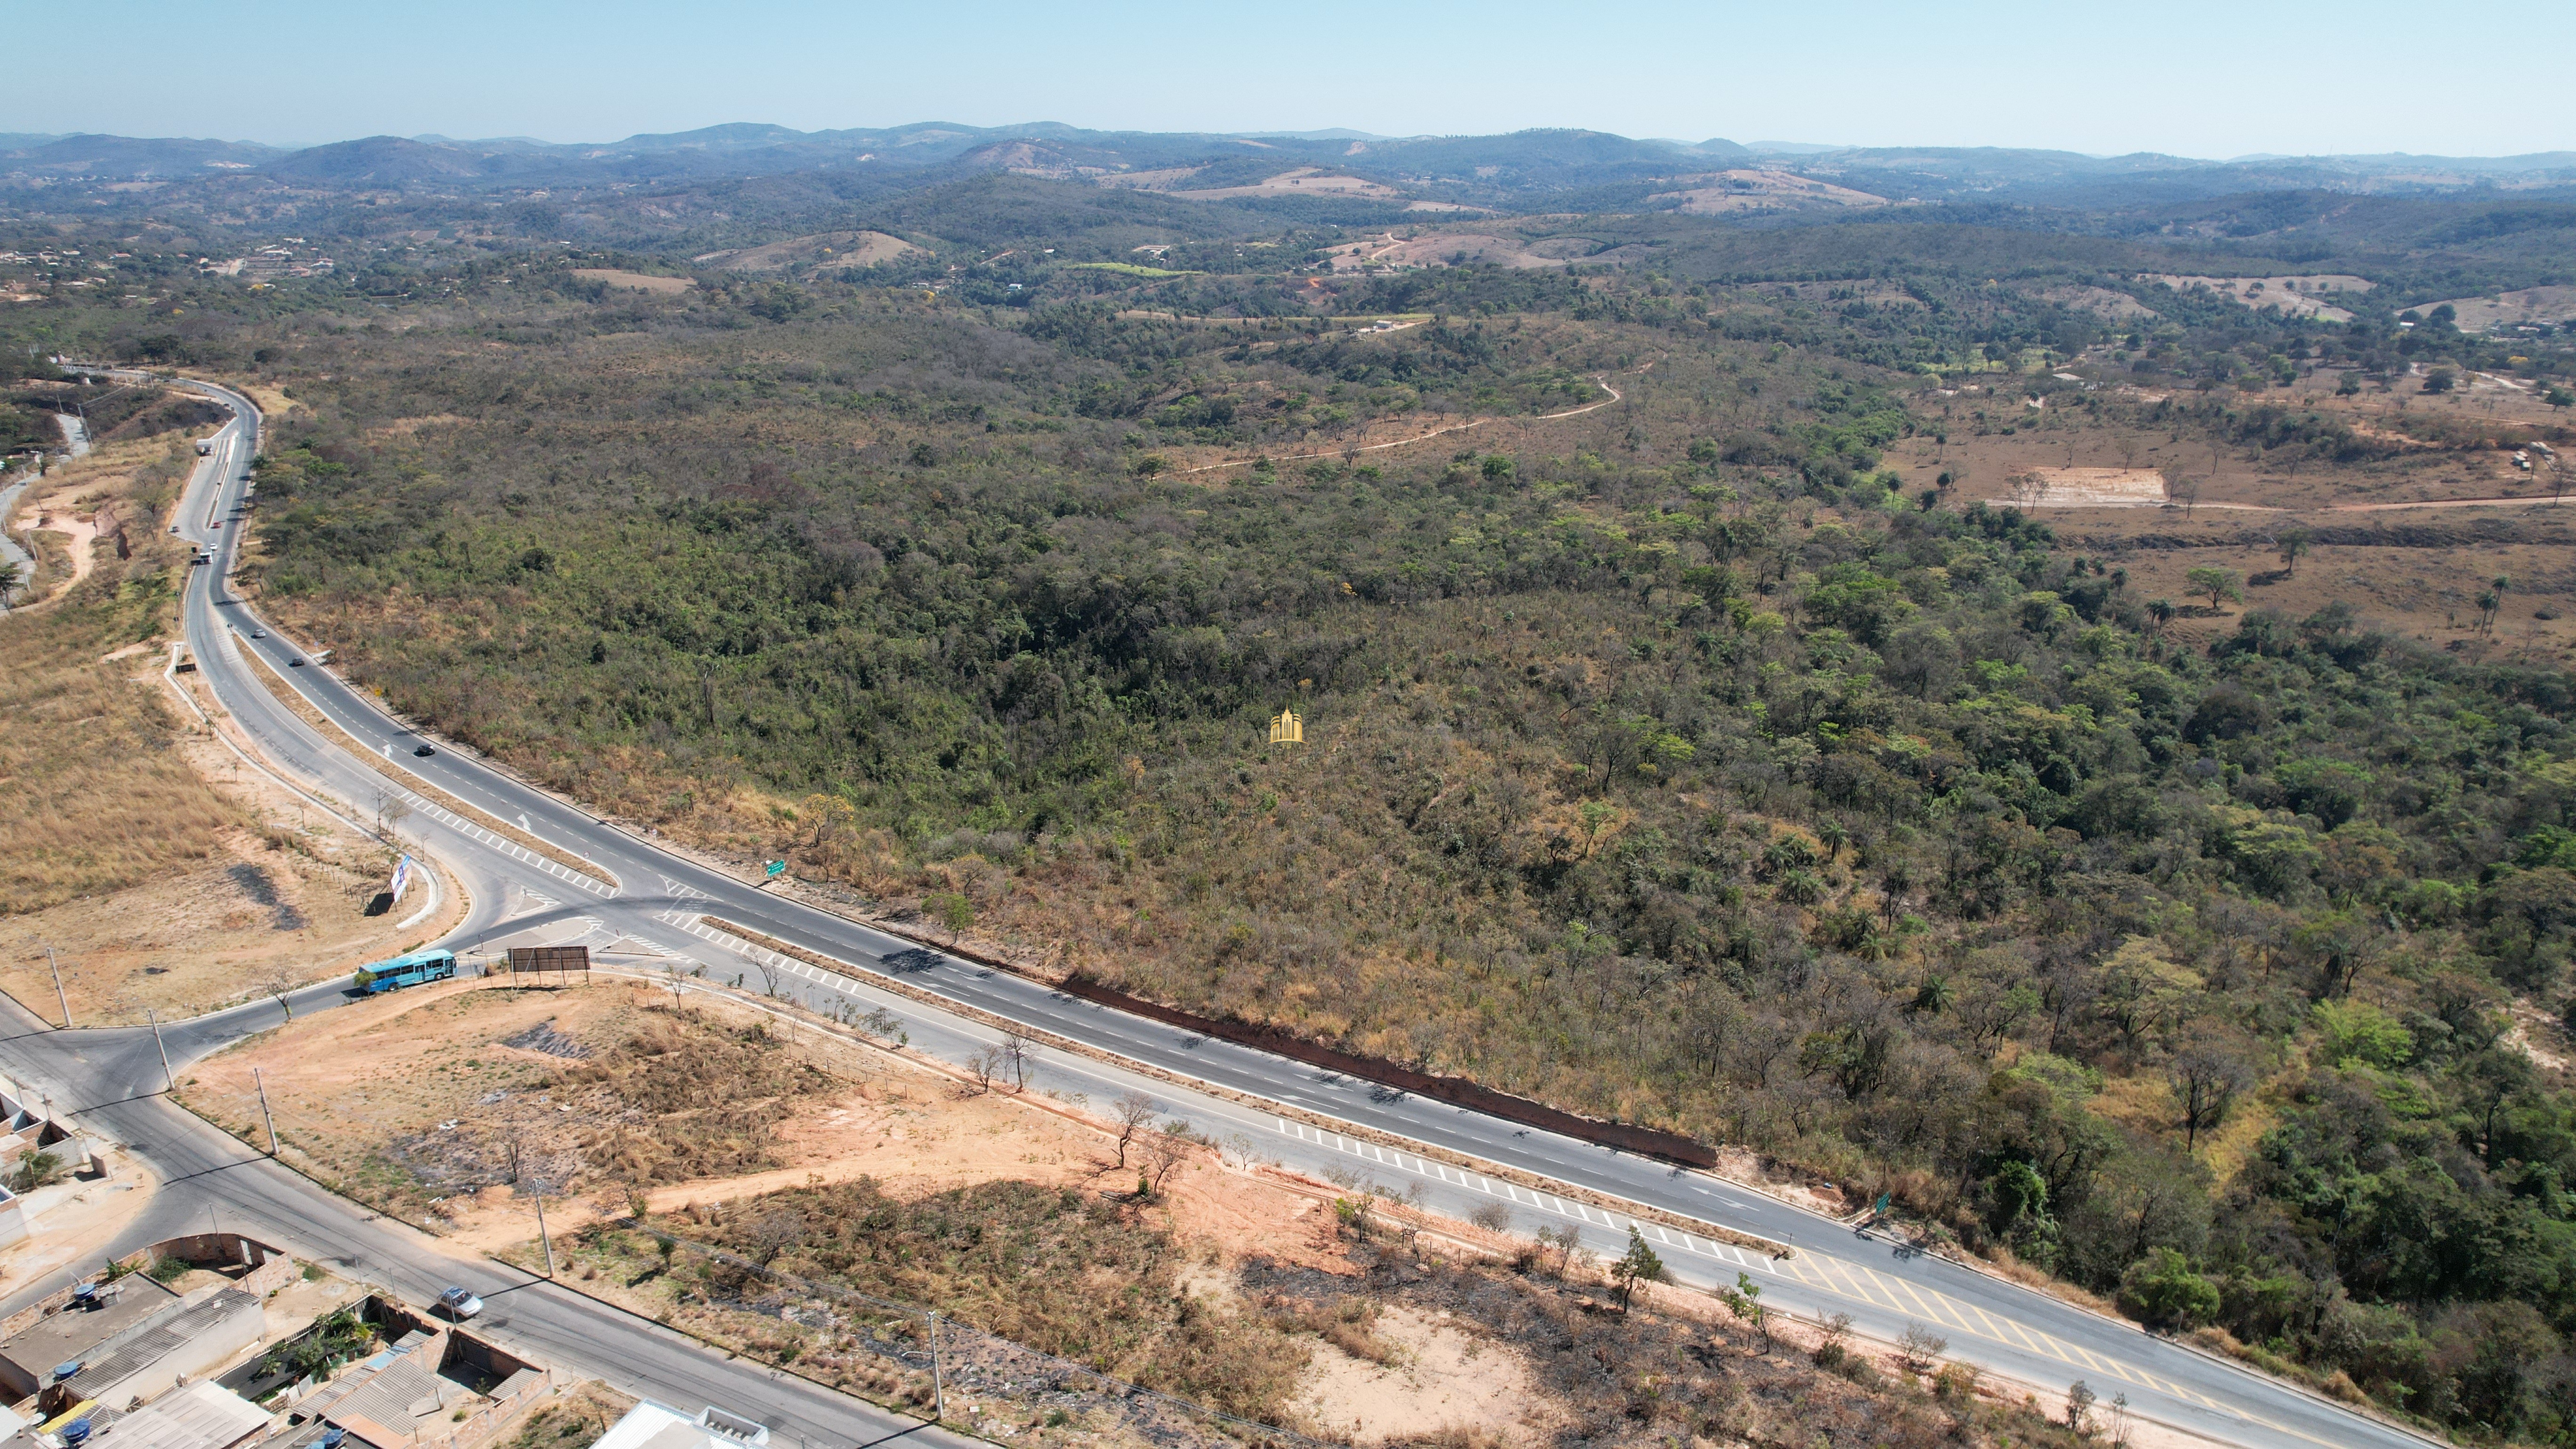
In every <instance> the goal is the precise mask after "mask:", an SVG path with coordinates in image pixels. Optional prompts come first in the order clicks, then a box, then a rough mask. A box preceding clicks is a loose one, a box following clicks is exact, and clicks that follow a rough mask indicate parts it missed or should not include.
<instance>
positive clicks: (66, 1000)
mask: <svg viewBox="0 0 2576 1449" xmlns="http://www.w3.org/2000/svg"><path fill="white" fill-rule="evenodd" d="M45 964H46V965H48V966H51V967H53V968H54V1000H55V1001H56V1002H59V1003H60V1004H61V1005H62V1008H63V1030H65V1031H69V1030H71V1029H72V999H71V998H70V997H68V996H65V995H64V994H63V963H62V962H60V961H57V960H55V959H54V948H53V946H52V945H51V944H50V943H48V944H47V945H46V947H45Z"/></svg>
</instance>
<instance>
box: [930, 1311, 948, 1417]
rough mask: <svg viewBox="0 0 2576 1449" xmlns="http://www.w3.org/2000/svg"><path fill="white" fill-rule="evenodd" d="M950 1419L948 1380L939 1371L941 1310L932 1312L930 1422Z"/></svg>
mask: <svg viewBox="0 0 2576 1449" xmlns="http://www.w3.org/2000/svg"><path fill="white" fill-rule="evenodd" d="M947 1419H948V1380H947V1377H946V1376H945V1375H944V1374H942V1373H941V1372H940V1371H939V1310H938V1309H936V1308H934V1309H932V1310H930V1422H932V1423H934V1424H939V1423H945V1422H947Z"/></svg>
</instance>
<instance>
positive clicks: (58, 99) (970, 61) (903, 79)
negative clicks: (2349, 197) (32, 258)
mask: <svg viewBox="0 0 2576 1449" xmlns="http://www.w3.org/2000/svg"><path fill="white" fill-rule="evenodd" d="M57 24H59V25H61V26H62V27H63V33H62V36H61V38H60V41H59V43H51V42H44V41H43V40H42V37H43V35H44V34H45V32H46V30H47V28H48V27H49V26H53V25H57ZM11 29H12V33H13V34H14V35H15V36H16V37H17V38H18V39H19V40H20V41H22V42H27V43H28V44H27V48H26V49H25V50H24V52H23V53H21V54H20V56H19V59H18V61H17V63H16V64H13V65H12V66H11V67H10V68H9V70H10V73H9V77H8V80H7V81H6V83H5V91H0V130H7V131H112V132H119V133H123V134H127V135H145V136H155V135H187V136H222V137H227V138H233V139H242V140H257V141H269V142H276V143H306V142H314V141H328V140H341V139H346V138H349V137H353V136H364V135H374V134H379V133H386V132H391V133H394V134H399V135H415V134H419V133H423V132H439V133H444V134H447V135H453V136H503V135H526V136H536V137H540V138H543V139H546V140H554V141H598V140H613V139H616V138H618V137H621V136H625V135H629V134H632V133H634V132H638V131H675V130H686V129H689V128H691V127H696V126H704V125H710V124H713V123H716V122H721V121H772V122H777V123H779V124H781V125H788V126H794V127H797V128H799V129H802V130H815V129H822V128H827V127H843V126H879V125H891V124H895V123H899V122H905V121H924V120H944V121H961V122H967V123H971V124H976V125H1003V124H1008V123H1013V122H1022V121H1037V120H1057V121H1065V122H1070V123H1072V124H1075V125H1081V126H1093V127H1100V128H1104V129H1135V130H1174V131H1177V130H1207V131H1251V130H1264V129H1270V130H1308V129H1320V128H1323V127H1328V126H1349V127H1354V128H1357V129H1360V130H1366V131H1377V132H1382V133H1387V134H1395V135H1411V134H1416V133H1422V132H1446V133H1453V134H1463V133H1481V132H1492V131H1508V130H1518V129H1522V128H1525V127H1531V126H1580V127H1587V128H1591V129H1595V130H1605V131H1616V132H1620V133H1622V134H1625V135H1631V136H1670V137H1679V138H1683V139H1688V140H1704V139H1707V138H1709V137H1712V136H1725V137H1729V138H1732V139H1735V140H1748V141H1749V140H1807V141H1828V142H1854V143H1869V144H1882V145H1885V144H1912V145H1952V146H1962V145H1996V146H2048V147H2061V148H2065V149H2069V150H2078V151H2092V152H2121V151H2140V150H2150V151H2169V152H2174V153H2178V154H2183V155H2193V156H2232V155H2239V154H2244V153H2248V152H2258V151H2277V152H2290V153H2317V152H2356V151H2399V150H2402V151H2415V152H2429V153H2448V154H2480V155H2494V154H2505V153H2514V152H2525V151H2541V150H2558V149H2576V88H2571V87H2569V86H2568V85H2567V84H2566V82H2565V76H2564V71H2565V68H2566V65H2567V62H2568V58H2569V57H2570V56H2576V3H2570V0H2551V3H2522V0H2489V3H2483V4H2479V5H2476V6H2473V7H2472V8H2471V9H2469V10H2465V11H2458V10H2452V9H2450V8H2449V7H2447V6H2442V5H2426V4H2424V3H2421V0H2411V3H2397V0H2342V3H2333V4H2328V3H2319V0H2285V3H2264V0H2253V3H2244V0H2234V3H2205V0H2181V3H2130V4H2102V3H2098V0H2090V3H2088V0H2060V3H2051V4H2026V3H2017V0H2015V3H1990V4H1982V5H1980V4H1973V3H1971V4H1958V3H1951V4H1886V3H1868V0H1839V3H1817V4H1805V5H1800V4H1781V3H1772V4H1764V5H1758V6H1757V5H1745V4H1734V3H1712V4H1675V3H1663V0H1639V3H1634V4H1631V5H1628V6H1625V7H1618V8H1613V7H1607V6H1598V5H1579V4H1565V3H1556V4H1545V5H1541V4H1530V3H1521V0H1501V3H1491V0H1489V3H1485V4H1479V5H1443V4H1432V5H1423V4H1411V5H1407V4H1399V3H1372V4H1365V5H1362V4H1348V3H1342V0H1319V3H1318V0H1310V3H1303V4H1294V5H1270V6H1257V7H1256V6H1241V5H1227V6H1217V5H1190V4H1178V3H1175V4H1101V3H1097V0H1094V3H1090V4H1073V3H1065V0H1055V3H1023V0H986V3H974V4H953V3H952V4H922V3H913V4H903V5H891V4H878V3H864V0H863V3H838V4H835V3H809V4H798V3H783V0H770V3H746V4H735V5H731V6H723V5H719V6H706V5H680V4H672V3H664V0H626V3H619V4H580V5H574V4H548V3H545V0H521V3H514V4H497V3H491V0H461V3H446V4H436V5H388V4H350V3H347V0H337V3H332V4H319V3H311V0H285V3H263V0H246V3H235V4H214V3H210V0H192V3H188V4H170V3H164V0H139V3H138V0H128V3H126V4H122V5H116V6H109V7H105V8H98V7H91V8H74V9H69V10H54V11H50V12H44V13H41V14H40V13H38V12H36V11H32V10H31V11H24V12H20V18H19V20H18V21H17V22H16V23H15V24H14V25H13V26H12V27H11Z"/></svg>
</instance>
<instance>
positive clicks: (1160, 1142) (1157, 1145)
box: [1136, 1132, 1190, 1197]
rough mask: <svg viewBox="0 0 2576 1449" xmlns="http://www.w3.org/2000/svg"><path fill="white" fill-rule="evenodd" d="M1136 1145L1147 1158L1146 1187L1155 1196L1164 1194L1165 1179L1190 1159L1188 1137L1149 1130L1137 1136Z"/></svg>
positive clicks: (1145, 1170)
mask: <svg viewBox="0 0 2576 1449" xmlns="http://www.w3.org/2000/svg"><path fill="white" fill-rule="evenodd" d="M1136 1147H1137V1151H1138V1152H1140V1153H1141V1154H1142V1155H1143V1156H1144V1159H1145V1163H1144V1181H1145V1185H1146V1187H1147V1188H1148V1190H1149V1191H1150V1192H1151V1193H1152V1195H1153V1196H1156V1197H1160V1196H1162V1195H1163V1183H1164V1180H1165V1179H1167V1178H1169V1177H1170V1176H1171V1175H1172V1174H1173V1173H1175V1172H1177V1171H1179V1170H1180V1166H1181V1164H1182V1163H1184V1162H1187V1161H1189V1157H1190V1144H1189V1141H1188V1139H1186V1138H1184V1137H1181V1136H1178V1135H1176V1134H1174V1133H1170V1132H1147V1133H1144V1134H1142V1135H1141V1136H1140V1137H1138V1138H1137V1142H1136Z"/></svg>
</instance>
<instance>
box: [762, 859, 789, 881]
mask: <svg viewBox="0 0 2576 1449" xmlns="http://www.w3.org/2000/svg"><path fill="white" fill-rule="evenodd" d="M785 874H787V862H785V861H783V860H773V861H771V862H770V863H769V869H768V871H767V872H766V874H765V876H764V878H765V879H768V880H776V879H778V878H779V877H780V876H782V875H785Z"/></svg>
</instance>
